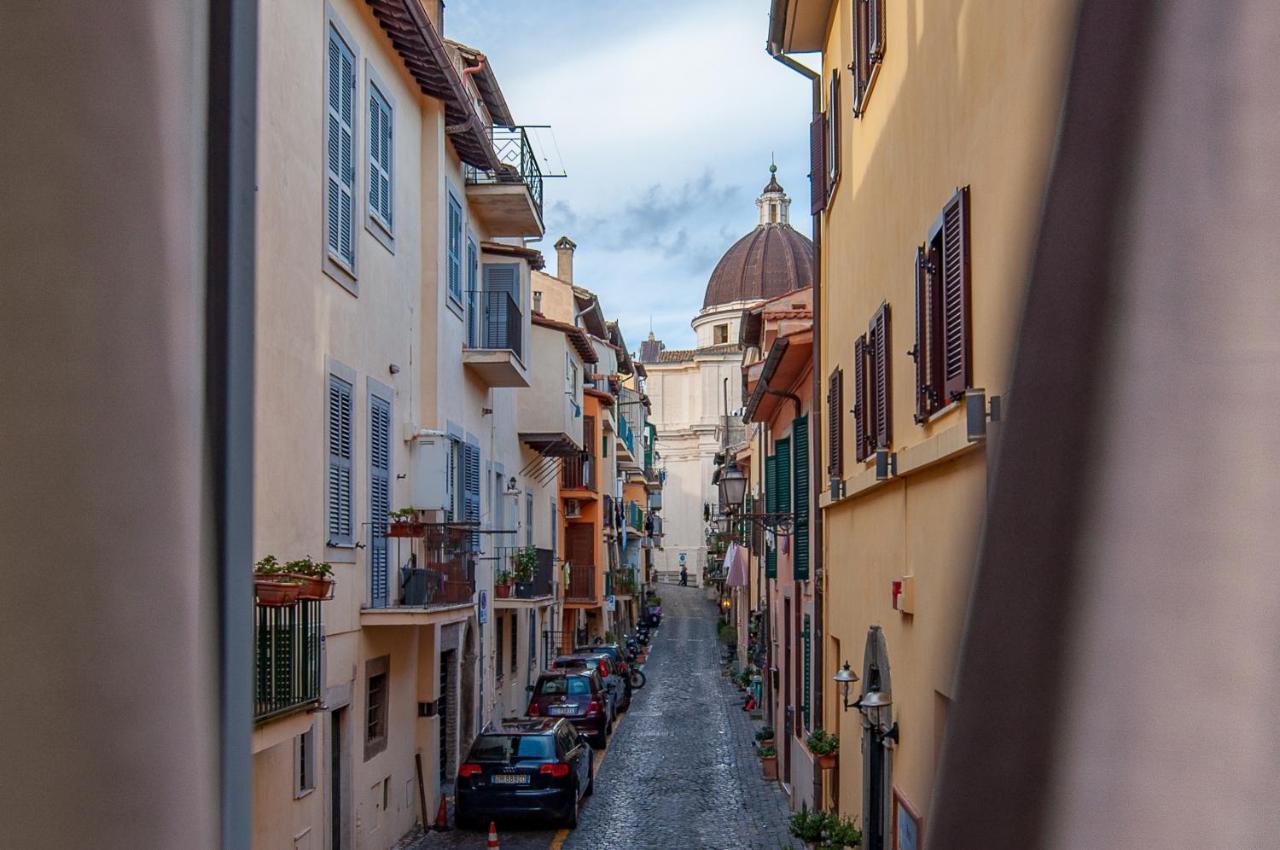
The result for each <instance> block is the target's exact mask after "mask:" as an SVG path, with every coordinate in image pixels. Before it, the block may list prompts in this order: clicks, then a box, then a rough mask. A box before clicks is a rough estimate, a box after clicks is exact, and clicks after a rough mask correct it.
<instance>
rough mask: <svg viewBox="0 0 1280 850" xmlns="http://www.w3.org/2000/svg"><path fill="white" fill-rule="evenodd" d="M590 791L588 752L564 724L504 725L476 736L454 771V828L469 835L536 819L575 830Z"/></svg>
mask: <svg viewBox="0 0 1280 850" xmlns="http://www.w3.org/2000/svg"><path fill="white" fill-rule="evenodd" d="M594 785H595V770H594V767H593V766H592V762H591V747H590V746H588V745H587V742H586V738H585V736H583V735H580V734H579V733H578V732H577V731H576V730H575V729H574V727H573V724H572V723H570V722H569V721H568V720H564V719H560V718H553V717H546V718H526V719H521V720H515V719H510V720H504V721H502V722H501V723H500V724H498V725H497V726H496V727H494V728H491V729H488V730H486V731H484V732H481V733H480V735H479V737H477V738H476V740H475V742H474V743H472V745H471V750H470V751H469V752H468V754H467V760H466V761H465V762H463V763H462V765H461V766H460V767H459V768H458V784H457V791H456V797H455V803H454V823H455V824H456V825H457V826H458V827H459V828H460V829H472V828H479V827H483V826H484V825H485V824H487V823H488V822H489V821H490V820H498V819H508V818H512V817H517V818H523V817H528V816H535V817H549V818H553V819H555V820H557V821H559V822H560V823H562V824H564V825H565V826H569V827H573V826H577V823H578V805H579V803H580V802H581V801H582V798H583V797H586V796H588V795H589V794H590V793H591V792H592V791H593V790H594V787H593V786H594Z"/></svg>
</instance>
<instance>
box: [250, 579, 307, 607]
mask: <svg viewBox="0 0 1280 850" xmlns="http://www.w3.org/2000/svg"><path fill="white" fill-rule="evenodd" d="M301 592H302V585H301V584H299V583H298V582H296V581H282V580H280V579H270V578H255V579H254V580H253V593H254V596H256V597H257V600H258V604H259V605H261V606H263V607H264V608H285V607H287V606H289V605H293V604H294V603H295V602H297V601H298V594H299V593H301Z"/></svg>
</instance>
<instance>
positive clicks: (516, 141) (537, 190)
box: [465, 127, 542, 219]
mask: <svg viewBox="0 0 1280 850" xmlns="http://www.w3.org/2000/svg"><path fill="white" fill-rule="evenodd" d="M489 141H490V142H491V143H492V144H493V151H494V153H496V154H497V156H498V161H499V162H501V163H502V165H503V168H501V169H499V170H498V171H483V170H481V169H478V168H476V167H474V166H471V165H468V166H467V167H466V175H465V176H466V180H467V182H468V183H471V184H474V185H480V184H486V183H524V184H525V186H526V187H528V189H529V196H530V197H531V198H533V206H534V208H535V209H536V210H537V211H538V218H539V219H541V218H542V168H541V166H539V165H538V160H537V158H536V157H535V156H534V155H533V146H532V145H530V144H529V134H528V133H527V132H526V131H525V128H524V127H490V128H489Z"/></svg>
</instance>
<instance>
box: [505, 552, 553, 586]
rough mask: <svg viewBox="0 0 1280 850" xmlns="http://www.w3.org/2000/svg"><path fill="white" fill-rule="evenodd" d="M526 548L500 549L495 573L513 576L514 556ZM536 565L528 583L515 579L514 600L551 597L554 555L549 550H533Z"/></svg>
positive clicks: (514, 567)
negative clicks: (535, 554)
mask: <svg viewBox="0 0 1280 850" xmlns="http://www.w3.org/2000/svg"><path fill="white" fill-rule="evenodd" d="M524 548H526V547H524V546H510V547H506V546H504V547H502V548H500V549H499V550H498V552H497V556H496V561H497V563H496V566H495V571H496V572H499V573H501V572H509V573H511V574H512V575H513V576H514V574H515V571H516V565H515V555H516V553H517V552H519V551H521V550H522V549H524ZM534 552H535V553H537V557H538V560H537V563H536V564H535V565H534V567H533V575H532V576H531V577H530V578H529V580H528V581H520V580H519V578H516V579H515V582H514V585H515V586H514V588H513V591H514V592H513V594H512V595H513V596H514V597H515V598H516V599H537V598H538V597H540V596H551V595H552V593H554V591H555V584H554V580H555V553H553V552H552V551H551V550H550V549H534Z"/></svg>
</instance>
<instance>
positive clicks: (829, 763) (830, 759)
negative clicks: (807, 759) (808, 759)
mask: <svg viewBox="0 0 1280 850" xmlns="http://www.w3.org/2000/svg"><path fill="white" fill-rule="evenodd" d="M835 766H836V754H835V753H827V754H826V755H825V756H818V767H820V768H822V769H823V770H831V768H833V767H835Z"/></svg>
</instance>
